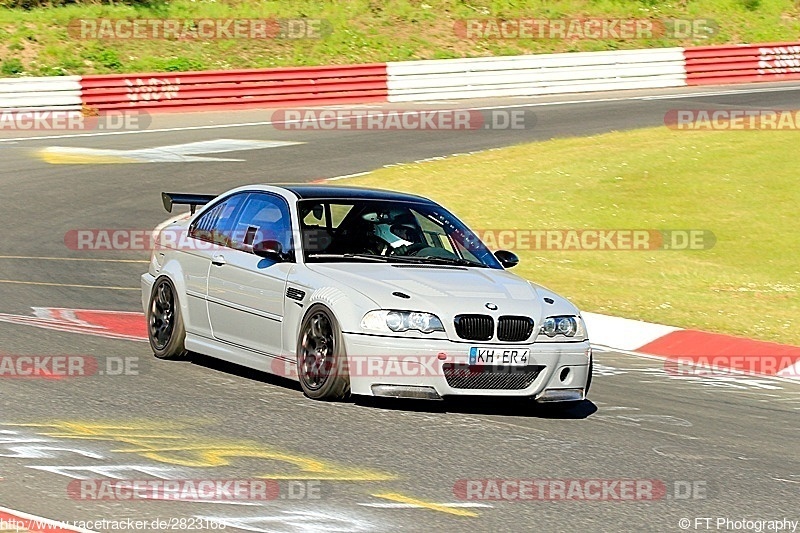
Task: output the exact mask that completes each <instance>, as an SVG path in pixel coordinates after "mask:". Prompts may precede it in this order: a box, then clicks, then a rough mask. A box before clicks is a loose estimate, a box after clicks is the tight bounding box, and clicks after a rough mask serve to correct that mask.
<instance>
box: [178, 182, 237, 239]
mask: <svg viewBox="0 0 800 533" xmlns="http://www.w3.org/2000/svg"><path fill="white" fill-rule="evenodd" d="M246 196H247V194H244V193H240V194H235V195H233V196H231V197H229V198H227V199H225V200H223V201H221V202H220V203H218V204H217V205H215V206H214V207H212V208H211V209H209V210H208V211H206V212H205V213H203V214H202V215H200V218H198V219H197V220H196V221H195V222H194V223H193V224H192V226H191V228H189V236H190V237H193V238H195V239H199V240H201V241H207V242H211V243H214V244H217V245H219V246H227V247H233V239H232V237H233V228H234V220H235V217H236V215H237V214H238V212H239V208H240V207H241V205H242V202H243V201H244V199H245V197H246Z"/></svg>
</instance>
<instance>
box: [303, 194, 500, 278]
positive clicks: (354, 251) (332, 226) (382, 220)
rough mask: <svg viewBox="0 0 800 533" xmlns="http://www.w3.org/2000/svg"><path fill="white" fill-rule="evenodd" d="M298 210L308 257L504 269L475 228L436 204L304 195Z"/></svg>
mask: <svg viewBox="0 0 800 533" xmlns="http://www.w3.org/2000/svg"><path fill="white" fill-rule="evenodd" d="M298 211H299V215H300V232H301V234H302V238H303V253H304V256H305V261H306V262H307V263H315V262H323V261H354V262H355V261H385V262H403V263H427V264H453V265H461V266H476V267H484V268H497V269H502V266H500V263H499V262H498V261H497V259H496V258H495V257H494V255H493V254H492V253H491V251H489V249H488V248H486V246H485V245H484V244H483V243H482V242H481V241H480V239H478V237H477V236H476V235H475V234H474V233H473V232H472V231H470V229H469V228H467V227H466V226H465V225H464V224H463V223H462V222H461V221H460V220H458V219H457V218H456V217H455V216H453V215H452V214H451V213H449V212H448V211H446V210H445V209H444V208H442V207H440V206H438V205H435V204H428V203H422V202H420V203H416V202H394V201H393V202H390V201H384V200H341V199H337V200H302V201H300V202H299V203H298Z"/></svg>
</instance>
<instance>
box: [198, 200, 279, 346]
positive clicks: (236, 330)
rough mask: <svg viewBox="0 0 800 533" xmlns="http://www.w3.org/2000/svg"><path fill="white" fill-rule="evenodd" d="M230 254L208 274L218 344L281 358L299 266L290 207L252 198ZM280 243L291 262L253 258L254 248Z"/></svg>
mask: <svg viewBox="0 0 800 533" xmlns="http://www.w3.org/2000/svg"><path fill="white" fill-rule="evenodd" d="M230 232H231V233H230V238H231V243H230V247H229V248H225V249H220V250H218V251H217V252H216V253H215V254H213V255H212V258H211V268H210V270H209V274H208V295H207V301H208V316H209V319H210V321H211V330H212V333H213V335H214V338H216V339H218V340H221V341H224V342H229V343H232V344H236V345H238V346H242V347H245V348H248V349H250V350H255V351H258V352H262V353H266V354H269V355H280V354H281V351H282V341H281V339H282V335H281V329H282V325H283V316H284V295H285V292H286V279H287V277H288V275H289V271H290V270H291V268H292V266H293V264H294V263H293V261H292V260H291V258H292V257H293V250H292V238H291V219H290V213H289V205H288V203H287V202H286V200H285V199H283V198H282V197H280V196H277V195H274V194H270V193H261V192H254V193H250V194H248V196H247V198H246V199H245V201H244V205H243V206H242V208H241V209H240V210H239V213H238V216H237V217H236V220H235V221H234V224H233V225H232V227H231V228H230ZM264 240H277V241H278V242H280V243H281V246H282V248H283V250H284V252H285V253H286V257H287V259H288V260H287V261H284V262H276V261H273V260H269V259H265V258H262V257H259V256H257V255H255V254H254V253H253V245H254V244H257V243H258V242H261V241H264Z"/></svg>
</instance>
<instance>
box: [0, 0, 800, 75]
mask: <svg viewBox="0 0 800 533" xmlns="http://www.w3.org/2000/svg"><path fill="white" fill-rule="evenodd" d="M20 5H23V6H27V8H22V7H9V6H20ZM42 5H43V6H44V7H40V6H42ZM591 17H601V18H635V19H644V18H647V19H652V20H661V19H665V18H681V19H697V18H703V19H710V20H713V21H715V22H716V24H717V25H718V29H717V31H716V32H714V33H713V34H712V35H710V36H709V35H706V34H704V35H700V36H696V37H697V38H695V37H688V38H682V39H678V38H667V37H658V36H654V37H653V38H649V39H628V40H613V39H606V40H602V39H599V40H597V39H577V38H573V39H541V40H540V39H522V40H520V39H505V40H502V39H492V38H489V39H475V38H462V37H460V36H459V35H458V32H456V31H455V29H454V28H455V24H456V22H457V21H464V20H465V19H487V18H503V19H514V18H549V19H565V18H591ZM96 18H106V19H165V18H166V19H204V18H215V19H219V18H240V19H242V18H244V19H253V18H267V19H270V18H278V19H295V18H307V19H321V20H324V21H325V26H326V28H329V29H330V31H329V32H328V31H326V32H325V33H327V35H326V36H324V37H322V38H307V39H266V40H264V39H239V40H232V39H226V40H205V41H202V40H201V41H197V40H194V41H193V40H182V41H181V40H124V39H123V40H84V39H81V38H76V36H75V35H71V34H70V32H69V31H68V27H69V24H70V22H71V21H75V20H77V19H96ZM798 35H800V8H799V7H798V4H796V3H793V2H792V1H791V0H693V1H691V2H685V1H676V2H666V1H661V0H638V1H621V0H559V1H552V2H545V1H541V0H540V1H521V2H520V1H514V0H393V1H381V0H344V1H341V0H338V1H337V0H292V1H286V2H277V1H266V0H260V1H248V2H245V1H236V0H173V1H168V0H153V1H146V2H136V3H127V2H111V3H104V2H103V1H100V0H98V1H97V2H85V3H84V2H82V3H64V4H61V2H60V1H59V0H52V1H50V2H40V1H38V0H0V76H4V77H6V76H21V75H33V76H48V75H64V74H89V73H111V72H150V71H159V72H160V71H186V70H198V69H232V68H249V67H273V66H285V65H321V64H346V63H361V62H375V61H389V60H391V61H404V60H413V59H437V58H453V57H473V56H490V55H513V54H526V53H539V52H563V51H589V50H605V49H629V48H643V47H663V46H678V45H693V44H712V43H727V42H734V43H740V42H767V41H786V40H789V41H795V40H797V36H798Z"/></svg>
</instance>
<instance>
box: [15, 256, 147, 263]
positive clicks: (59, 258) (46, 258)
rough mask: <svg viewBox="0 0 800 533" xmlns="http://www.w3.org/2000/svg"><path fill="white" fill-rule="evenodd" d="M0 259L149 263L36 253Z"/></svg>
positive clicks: (143, 260)
mask: <svg viewBox="0 0 800 533" xmlns="http://www.w3.org/2000/svg"><path fill="white" fill-rule="evenodd" d="M0 259H23V260H24V259H33V260H37V261H92V262H97V263H149V262H150V261H147V260H145V259H98V258H95V257H41V256H37V255H0Z"/></svg>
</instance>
